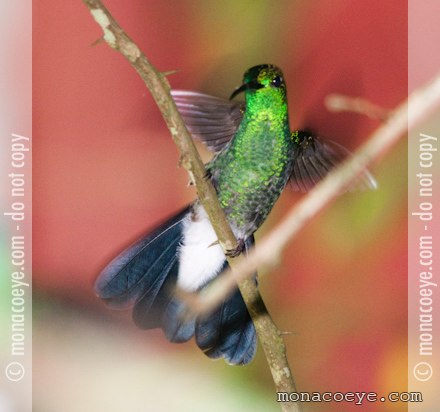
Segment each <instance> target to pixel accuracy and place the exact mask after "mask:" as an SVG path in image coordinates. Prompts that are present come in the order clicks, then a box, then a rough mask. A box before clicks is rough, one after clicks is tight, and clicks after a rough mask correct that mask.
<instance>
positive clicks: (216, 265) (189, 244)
mask: <svg viewBox="0 0 440 412" xmlns="http://www.w3.org/2000/svg"><path fill="white" fill-rule="evenodd" d="M194 208H195V210H194V211H193V212H192V213H189V214H188V216H187V217H186V218H185V220H184V222H183V240H182V244H181V246H180V247H179V274H178V278H177V284H178V286H180V287H181V288H182V289H184V290H187V291H191V292H192V291H195V290H197V289H198V288H200V287H201V286H203V285H204V284H206V283H207V282H208V281H209V280H211V279H212V278H214V277H215V276H216V275H217V274H218V273H219V272H220V270H221V268H222V266H223V264H224V262H225V255H224V253H223V250H222V248H221V246H220V245H219V244H218V243H216V242H217V235H216V234H215V232H214V229H213V228H212V226H211V222H210V221H209V219H208V216H207V214H206V212H205V209H204V208H203V206H201V205H200V204H196V205H195V207H194Z"/></svg>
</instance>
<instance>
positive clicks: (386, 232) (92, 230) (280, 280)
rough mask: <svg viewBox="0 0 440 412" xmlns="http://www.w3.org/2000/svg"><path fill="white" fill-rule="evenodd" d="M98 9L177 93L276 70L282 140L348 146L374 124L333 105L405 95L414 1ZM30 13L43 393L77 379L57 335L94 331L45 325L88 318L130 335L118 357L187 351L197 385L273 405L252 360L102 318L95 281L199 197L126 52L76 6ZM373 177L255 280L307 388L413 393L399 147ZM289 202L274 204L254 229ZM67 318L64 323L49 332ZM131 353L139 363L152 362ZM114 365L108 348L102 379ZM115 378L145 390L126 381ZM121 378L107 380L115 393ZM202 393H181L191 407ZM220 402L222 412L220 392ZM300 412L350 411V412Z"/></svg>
mask: <svg viewBox="0 0 440 412" xmlns="http://www.w3.org/2000/svg"><path fill="white" fill-rule="evenodd" d="M106 5H107V6H108V8H109V9H110V11H111V12H112V13H113V15H114V17H115V18H116V19H117V20H118V21H119V23H120V24H121V25H122V26H123V27H124V28H125V29H126V30H127V32H128V33H129V35H130V36H131V37H132V38H133V39H134V40H135V41H136V42H137V43H138V45H139V46H140V47H141V49H142V50H143V51H144V52H145V53H146V55H147V56H148V57H149V58H150V60H151V61H152V62H153V64H155V66H156V67H157V68H158V69H160V70H162V71H168V70H172V69H178V70H179V71H178V73H177V74H174V75H172V76H171V77H169V80H170V82H171V84H172V86H173V87H174V88H180V89H194V90H198V91H202V92H206V93H211V94H215V95H218V96H222V97H227V96H229V94H230V93H231V91H232V90H233V89H234V88H235V87H236V86H237V85H239V84H240V82H241V77H242V74H243V72H244V71H245V70H246V69H247V68H248V67H250V66H253V65H256V64H261V63H274V64H277V65H278V66H280V67H281V68H282V69H283V70H284V74H285V78H286V81H287V85H288V97H289V107H290V121H291V126H292V128H293V129H294V128H299V127H304V126H307V127H311V128H313V129H314V130H316V131H317V132H319V133H320V134H322V135H324V136H327V137H330V138H331V139H333V140H336V141H338V142H339V143H342V144H344V145H346V146H347V147H349V148H351V149H354V148H356V147H357V146H358V145H359V144H361V142H362V141H364V140H365V138H366V137H367V136H368V134H369V133H370V132H371V131H373V130H374V129H375V128H376V127H377V126H378V122H377V121H373V120H370V119H368V118H365V117H363V116H360V115H357V114H351V113H346V114H333V113H329V112H328V111H326V109H325V107H324V105H323V99H324V97H325V96H326V95H327V94H329V93H335V92H337V93H345V94H348V95H353V96H363V97H366V98H367V99H370V100H371V101H372V102H374V103H376V104H379V105H381V106H384V107H386V108H392V107H394V106H396V105H397V104H398V103H399V102H401V101H402V100H404V99H405V97H406V95H407V9H406V2H401V1H397V0H393V1H387V2H383V1H379V0H371V1H369V2H355V1H349V0H338V1H332V2H330V1H327V2H305V1H280V2H276V3H275V2H271V1H260V2H252V1H245V0H243V1H238V0H237V1H224V2H216V1H213V0H210V1H195V0H194V1H190V0H184V1H179V2H172V1H161V2H157V1H145V0H142V1H141V0H131V1H128V2H118V1H115V0H113V1H106ZM33 7H34V84H33V96H34V97H33V98H34V130H33V134H34V157H33V162H34V174H33V180H34V197H33V210H34V218H33V219H34V226H33V231H34V243H33V254H34V255H33V261H34V275H33V279H34V287H35V293H36V297H35V301H36V307H37V309H36V311H35V321H36V324H37V326H38V325H40V326H41V328H42V329H41V330H42V332H37V333H38V334H37V337H36V339H35V343H34V344H35V345H36V346H37V347H39V348H40V349H41V351H38V352H36V355H34V360H35V362H36V364H37V365H38V366H39V367H38V368H37V371H36V375H35V383H34V384H35V385H36V387H37V389H38V388H41V389H42V388H43V387H44V386H45V385H46V384H47V383H48V380H50V379H51V378H50V377H51V376H53V375H52V374H51V371H52V369H51V368H61V370H62V372H61V371H60V370H58V372H59V373H61V376H63V379H68V380H69V379H70V378H69V373H72V371H71V369H69V368H68V367H67V368H66V367H65V365H64V367H63V366H60V364H58V363H57V362H56V359H57V356H58V355H57V353H56V352H55V348H59V347H60V345H61V344H57V342H58V341H57V339H58V338H59V339H61V340H60V341H59V342H62V345H67V346H72V347H75V346H76V345H79V346H81V347H82V345H86V346H87V344H86V343H85V342H87V341H88V339H90V340H91V342H92V340H93V339H99V336H98V337H97V336H95V335H94V334H92V335H93V336H90V335H88V332H89V331H90V329H85V330H81V331H80V332H78V334H73V335H71V334H67V335H65V336H68V337H69V339H64V340H63V336H62V335H63V333H64V332H63V330H64V331H65V329H63V328H62V330H61V332H60V334H61V336H60V335H59V334H58V333H55V332H53V331H52V332H50V331H47V333H46V332H44V331H45V329H44V328H50V327H51V326H50V325H51V324H53V325H56V326H59V325H60V324H61V325H64V327H65V328H67V324H66V322H72V327H74V326H73V325H75V324H78V322H79V323H81V322H82V320H78V319H83V318H90V319H92V320H93V319H94V320H93V321H92V324H93V325H94V326H93V327H96V328H101V327H104V326H102V325H106V326H105V328H109V329H110V330H114V331H115V333H117V334H121V335H127V340H126V341H124V343H121V345H123V346H124V345H128V346H129V347H133V348H134V349H133V350H137V349H136V348H138V349H139V348H142V347H144V345H153V348H155V349H154V350H157V351H159V352H162V351H165V356H167V354H169V356H170V359H171V360H170V362H169V363H166V365H167V366H166V367H167V368H174V367H175V364H173V360H172V359H174V358H173V356H174V354H175V353H177V352H179V353H180V352H182V353H183V355H182V356H190V359H191V362H194V363H195V364H196V365H197V366H194V368H197V370H198V371H199V370H200V371H202V372H200V374H197V373H196V374H195V376H194V377H193V378H194V381H198V380H199V378H200V377H202V379H200V381H201V382H202V383H201V384H203V380H204V378H203V376H205V375H204V374H210V375H211V374H213V375H215V374H219V375H220V376H224V377H225V379H229V380H230V379H232V380H234V379H236V383H237V385H243V387H244V389H243V391H245V392H247V393H248V395H249V398H252V396H253V393H254V392H255V388H264V394H265V395H264V396H265V397H266V398H267V399H268V400H269V401H270V402H271V403H270V404H271V405H272V407H273V410H278V405H273V404H274V402H272V400H273V399H274V397H273V395H272V394H271V391H272V384H271V378H270V373H269V371H268V370H267V367H266V364H265V361H264V357H263V355H262V351H261V350H259V352H258V356H257V358H256V360H255V361H254V362H253V363H252V364H251V365H250V366H249V367H246V368H225V367H224V366H223V365H220V363H219V362H216V363H214V362H211V361H209V360H208V359H206V358H205V357H204V356H203V355H202V354H201V353H199V352H197V348H196V347H195V345H194V344H193V343H189V344H186V345H182V346H177V345H168V344H165V339H164V338H163V337H162V336H161V334H160V333H156V332H142V331H137V330H135V329H134V326H132V325H131V323H129V321H126V320H115V321H114V322H110V321H109V318H110V317H112V316H114V314H113V313H110V312H107V311H106V310H104V309H103V305H102V303H101V302H99V301H98V300H97V298H96V297H95V296H94V293H93V288H92V284H93V280H94V278H95V277H96V275H97V274H98V273H99V270H100V269H101V268H102V267H103V265H104V264H105V263H106V262H107V261H108V260H109V259H110V258H111V257H112V256H114V255H115V253H117V252H118V251H119V250H120V249H121V248H122V247H123V246H125V245H126V244H127V243H129V242H130V241H132V240H134V239H135V238H136V237H137V236H139V235H140V234H142V233H144V232H145V231H146V230H147V229H148V228H151V227H152V226H154V225H155V224H157V223H158V222H160V221H161V220H162V219H164V218H165V217H167V216H169V215H170V214H171V213H173V212H175V211H176V210H178V209H179V208H180V207H182V206H183V205H185V204H187V203H188V202H190V201H191V200H192V199H193V198H194V191H193V189H191V188H188V187H187V181H188V177H187V176H186V174H185V172H184V170H183V169H180V168H178V154H177V150H176V148H175V147H174V145H173V143H172V141H171V139H170V136H169V133H168V131H167V129H166V127H165V125H164V122H163V120H162V119H161V117H160V114H159V111H158V109H157V108H156V107H155V105H154V103H153V101H152V98H151V96H150V95H149V93H148V91H147V90H146V89H145V86H144V85H143V82H142V81H141V80H140V78H139V77H138V75H137V74H136V73H135V72H134V70H133V69H132V68H131V67H130V66H129V64H128V63H127V62H126V61H125V60H124V59H123V58H122V57H121V56H120V55H119V54H118V53H116V52H114V51H113V50H111V49H110V48H109V47H107V46H106V45H105V44H103V43H101V44H97V45H95V46H92V44H93V43H94V42H95V40H97V39H98V38H99V37H100V36H101V33H100V30H99V28H98V26H97V25H96V23H95V22H94V21H93V19H92V18H91V16H90V13H89V12H88V10H87V9H86V7H85V6H84V5H83V4H81V2H79V1H76V2H52V1H49V0H39V1H36V2H34V6H33ZM373 172H374V174H375V175H376V177H377V180H378V182H379V189H378V190H377V191H375V192H369V193H366V192H360V193H353V194H351V193H350V194H346V195H344V196H342V197H341V198H340V199H339V200H338V201H337V202H336V203H335V204H333V205H332V206H331V207H330V208H328V209H327V210H326V212H325V213H322V214H321V215H320V216H318V217H317V218H316V219H315V220H314V222H313V223H311V224H310V225H309V227H307V228H306V229H305V230H303V231H302V233H301V235H300V236H299V237H298V238H297V239H295V240H294V241H293V242H292V243H291V245H290V247H289V250H288V252H287V253H286V254H285V256H284V260H283V263H282V266H281V267H279V268H278V269H276V270H275V271H274V272H273V273H271V274H270V275H268V276H264V277H262V278H261V289H262V294H263V296H264V298H265V301H266V303H267V306H268V307H269V309H270V312H271V314H272V317H273V318H274V320H275V322H276V323H277V324H278V326H279V327H280V329H282V330H288V331H293V332H295V334H294V335H293V336H289V337H287V338H286V342H287V345H288V354H289V359H290V362H291V364H292V367H293V371H294V374H295V377H296V380H297V383H298V387H299V389H300V390H302V391H306V390H307V391H319V390H321V391H353V392H354V391H375V392H378V393H379V394H386V393H387V392H391V391H403V390H405V388H406V381H407V379H406V373H407V372H406V371H407V365H406V342H407V320H406V319H407V318H406V311H407V291H406V289H407V260H406V254H407V251H406V249H407V231H406V219H407V218H406V216H407V208H406V173H407V172H406V143H405V142H404V141H402V143H401V144H400V145H399V146H398V147H396V148H395V149H394V151H393V152H392V153H390V154H389V155H388V156H387V157H386V158H384V159H382V162H380V163H378V164H377V165H376V166H375V167H374V168H373ZM298 198H299V195H297V194H294V193H287V192H286V193H285V194H283V196H282V197H281V199H280V201H279V202H278V204H277V206H276V207H275V209H274V211H273V213H272V214H271V216H270V218H269V221H268V222H267V223H266V224H265V225H264V227H263V228H262V229H261V232H262V233H264V232H265V231H267V230H270V227H271V226H272V225H273V224H274V223H275V222H277V221H278V220H279V219H280V218H281V217H282V216H283V215H284V214H285V211H286V210H287V209H288V208H289V207H290V205H291V204H293V203H294V202H295V201H297V200H298ZM38 307H39V308H40V309H38ZM66 308H67V309H66ZM69 308H70V309H69ZM71 308H74V309H73V310H74V313H75V314H74V315H73V317H72V316H71V315H70V312H69V310H71ZM79 308H82V309H79ZM64 311H67V312H66V313H67V315H66V318H65V319H66V322H63V321H62V320H61V321H60V320H59V319H58V317H59V316H63V315H62V314H63V313H65V312H64ZM77 311H78V312H77ZM60 314H61V315H60ZM54 319H58V320H54ZM124 319H125V318H124ZM93 322H96V325H95V323H93ZM97 325H100V326H97ZM93 327H92V328H91V329H93ZM119 331H120V332H119ZM66 333H67V332H66ZM47 336H52V338H51V339H49V340H47V339H46V337H47ZM102 344H103V345H104V346H105V344H104V342H103V343H102ZM91 345H92V346H93V345H96V347H100V344H97V343H96V342H94V343H91ZM133 345H134V346H133ZM93 347H95V346H93ZM45 348H46V349H45ZM139 350H140V351H142V349H139ZM38 353H40V355H39V354H38ZM140 353H141V355H140V356H139V359H142V362H145V363H146V364H148V362H149V360H148V356H151V354H149V355H148V354H145V353H142V352H140ZM116 355H117V354H115V353H110V352H109V350H107V352H106V356H108V367H109V370H110V371H111V366H112V361H113V357H114V356H116ZM59 356H63V354H62V353H60V354H59ZM51 362H52V364H51ZM81 362H82V359H81V358H79V359H78V363H81ZM87 362H92V360H90V359H87ZM103 362H104V364H105V359H103ZM61 365H62V363H61ZM187 367H189V366H187ZM171 370H172V369H171ZM109 373H111V372H109ZM91 376H93V375H91ZM89 379H92V381H94V380H93V378H91V377H90V376H89ZM99 379H100V377H99V376H98V375H97V376H96V380H99ZM124 379H125V380H126V379H133V380H136V379H139V377H138V376H137V375H134V376H131V375H130V373H127V374H126V375H124ZM161 382H162V381H161V380H160V379H159V380H157V381H156V385H161V384H163V386H164V388H167V380H166V378H165V377H164V378H163V382H162V383H161ZM246 382H247V383H246ZM119 383H120V382H118V381H117V378H115V380H113V381H112V383H111V384H114V385H115V387H116V386H118V385H119ZM109 384H110V383H109ZM246 385H247V386H249V388H251V389H249V388H248V389H246V387H247V386H246ZM252 388H253V389H252ZM108 389H109V390H110V392H111V388H108ZM168 389H169V388H168ZM145 390H146V391H148V389H145ZM67 391H68V389H67ZM91 391H92V392H93V393H94V395H93V394H89V395H87V396H89V398H88V399H90V397H93V396H96V397H98V394H99V393H100V392H99V391H98V390H94V389H91ZM195 393H196V391H194V392H193V393H191V390H188V393H187V397H188V399H191V397H192V396H195V395H194V394H195ZM34 394H36V395H34V396H35V399H36V402H37V404H39V405H40V410H46V411H48V410H50V408H51V405H52V404H51V403H50V400H48V399H46V397H45V396H42V395H38V393H37V391H34ZM119 395H120V396H121V398H123V397H124V393H123V392H122V393H120V394H119ZM63 396H67V395H66V394H64V395H62V394H59V397H60V399H61V400H62V399H63ZM84 396H85V395H84ZM114 396H117V395H116V394H114ZM131 396H133V394H132V395H131ZM216 396H217V399H216V402H217V403H218V405H217V406H219V405H222V404H223V397H225V398H226V397H228V392H227V391H226V390H225V391H220V390H219V391H218V393H217V395H216ZM75 399H76V401H77V402H80V400H78V399H81V397H79V398H78V397H76V398H75ZM246 399H248V398H246ZM194 402H196V401H194ZM213 402H214V400H213ZM225 402H226V401H225ZM246 402H247V401H246ZM225 405H226V403H225ZM228 405H229V404H228ZM246 405H249V404H247V403H246ZM265 405H267V404H265ZM228 407H229V408H231V405H229V406H228ZM308 407H309V408H310V410H317V411H321V410H322V411H323V410H325V411H348V410H353V405H352V404H344V403H342V404H328V405H324V406H322V405H310V406H308ZM145 408H146V409H143V410H173V409H166V408H165V407H164V408H163V409H161V406H160V405H159V406H155V407H153V406H152V407H151V409H148V406H145ZM194 408H196V407H195V406H194ZM255 408H257V406H255V407H254V409H253V410H259V409H255ZM265 408H266V409H261V410H269V409H267V406H265ZM54 410H56V409H54ZM72 410H74V409H72ZM76 410H78V409H76ZM93 410H99V409H93ZM102 410H104V409H102ZM106 410H110V409H106ZM115 410H116V409H115ZM127 410H137V409H135V408H133V409H127ZM181 410H183V409H181ZM189 410H198V409H189ZM200 410H203V409H200ZM219 410H222V409H219ZM224 410H226V409H224ZM228 410H233V409H228ZM234 410H235V409H234ZM237 410H246V408H243V407H241V409H240V406H237ZM249 410H250V409H249ZM270 410H272V409H270ZM356 410H360V411H372V410H375V411H379V410H387V411H392V410H402V404H395V405H391V404H364V405H362V406H357V407H356Z"/></svg>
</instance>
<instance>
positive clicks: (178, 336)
mask: <svg viewBox="0 0 440 412" xmlns="http://www.w3.org/2000/svg"><path fill="white" fill-rule="evenodd" d="M189 212H190V208H186V209H185V210H183V211H181V212H180V213H178V214H177V215H176V216H174V217H172V218H171V219H170V220H168V221H167V222H165V223H164V224H162V225H161V226H159V227H158V228H157V229H156V230H154V231H153V232H152V233H150V234H148V235H147V236H145V237H144V238H142V239H140V240H139V241H138V242H136V243H135V244H133V245H132V246H130V247H129V248H127V249H126V250H125V251H124V252H122V253H121V254H120V255H119V256H118V257H116V258H115V259H114V260H113V261H112V262H110V264H109V265H108V266H107V267H106V268H105V269H104V270H103V271H102V273H101V274H100V275H99V277H98V278H97V280H96V283H95V290H96V293H97V294H98V296H99V297H100V298H101V299H103V300H104V301H105V302H106V304H107V305H109V306H110V307H112V308H117V309H126V308H129V307H133V320H134V322H135V323H136V325H137V326H138V327H140V328H142V329H152V328H162V329H163V331H164V333H165V336H166V337H167V339H168V340H169V341H171V342H185V341H187V340H189V339H191V338H192V336H194V335H195V337H196V342H197V345H198V346H199V347H200V349H202V350H203V351H204V353H205V354H206V355H207V356H209V357H210V358H221V357H223V358H225V360H226V361H228V362H229V363H231V364H234V365H235V364H246V363H248V362H250V361H251V360H252V359H253V357H254V355H255V351H256V336H255V329H254V326H253V323H252V320H251V318H250V315H249V313H248V311H247V308H246V305H245V303H244V301H243V298H242V297H241V294H240V292H239V291H238V289H237V290H236V291H235V292H234V294H233V295H232V296H231V297H230V298H229V299H227V300H226V301H225V302H223V304H222V305H221V306H220V307H219V308H218V309H216V310H215V311H214V312H213V313H212V314H210V315H209V316H208V317H205V318H198V319H193V320H186V321H184V320H183V316H182V313H183V312H184V310H185V307H184V304H183V303H182V302H181V301H179V300H177V299H176V298H175V296H174V294H173V290H174V288H175V286H176V282H177V275H178V272H179V262H178V246H179V244H180V242H181V240H182V232H183V220H184V218H185V216H186V215H187V214H188V213H189ZM252 244H253V237H252V238H250V239H248V240H247V241H246V250H248V248H249V247H251V246H252ZM225 266H226V265H225Z"/></svg>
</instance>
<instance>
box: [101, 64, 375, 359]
mask: <svg viewBox="0 0 440 412" xmlns="http://www.w3.org/2000/svg"><path fill="white" fill-rule="evenodd" d="M241 93H244V97H245V101H244V102H242V101H236V100H233V99H234V98H235V97H236V96H237V95H239V94H241ZM171 94H172V97H173V99H174V100H175V103H176V105H177V108H178V110H179V112H180V114H181V116H182V118H183V120H184V122H185V124H186V126H187V128H188V130H189V131H190V133H191V134H192V136H193V138H194V139H196V140H199V141H202V142H203V143H205V145H206V146H207V148H208V149H209V150H211V151H212V152H213V153H214V157H213V158H212V160H211V161H209V162H208V163H207V164H206V170H207V177H208V178H209V179H211V181H212V183H213V185H214V187H215V189H216V192H217V195H218V200H219V202H220V205H221V207H222V209H223V210H224V212H225V214H226V216H227V219H228V221H229V224H230V226H231V229H232V231H233V233H234V234H235V236H236V238H237V241H238V246H237V248H236V249H235V250H231V251H228V252H227V254H229V255H230V256H236V255H238V254H239V253H242V252H243V253H245V254H247V253H248V252H249V250H250V249H251V248H252V247H253V245H254V233H255V231H256V230H257V229H258V228H259V227H260V226H261V224H262V223H263V222H264V221H265V219H266V218H267V216H268V214H269V213H270V211H271V210H272V208H273V206H274V204H275V202H276V201H277V199H278V197H279V196H280V194H281V192H282V191H283V190H284V188H285V187H286V186H290V187H291V188H292V189H293V190H296V191H301V192H306V191H308V190H310V189H311V188H312V187H313V186H314V185H315V184H316V183H318V182H319V181H320V180H321V179H322V178H324V177H325V176H326V175H327V173H328V172H329V171H330V170H331V169H332V168H333V167H334V166H335V165H337V164H338V163H339V162H340V161H341V160H343V159H344V158H345V157H347V156H349V152H348V151H347V150H346V149H345V148H343V147H342V146H340V145H339V144H337V143H334V142H332V141H330V140H326V139H322V138H321V137H318V136H316V135H315V134H314V133H310V132H308V131H306V130H299V131H293V132H292V131H291V130H290V126H289V115H288V105H287V91H286V82H285V79H284V76H283V73H282V71H281V70H280V69H279V68H278V67H276V66H275V65H272V64H262V65H258V66H254V67H252V68H250V69H248V70H247V71H246V72H245V74H244V76H243V83H242V85H241V86H240V87H238V88H237V89H236V90H235V91H234V92H233V93H232V95H231V97H230V99H229V100H226V99H222V98H219V97H214V96H210V95H206V94H202V93H197V92H193V91H181V90H173V91H172V92H171ZM360 185H362V186H364V187H365V186H366V187H370V188H375V187H376V182H375V180H374V178H373V177H372V175H371V174H370V173H369V172H368V171H367V170H365V171H364V174H363V175H362V176H361V178H360ZM227 266H228V264H227V260H226V257H225V253H224V252H223V250H222V248H221V246H220V245H219V243H218V240H217V237H216V234H215V232H214V230H213V228H212V226H211V223H210V221H209V219H208V216H207V214H206V211H205V210H204V208H203V206H202V205H201V203H200V202H199V201H198V200H195V201H194V202H193V203H192V204H191V205H189V206H187V207H185V208H184V209H183V210H181V211H180V212H178V213H177V214H175V215H174V216H173V217H171V218H170V219H168V220H167V221H165V223H163V224H161V225H159V226H158V227H157V228H156V229H154V230H153V231H151V232H150V233H147V234H146V235H145V236H144V237H142V238H141V239H140V240H138V241H137V242H136V243H134V244H133V245H131V246H130V247H128V248H127V249H126V250H125V251H123V252H122V253H121V254H120V255H119V256H117V257H116V258H115V259H113V260H112V261H111V262H110V263H109V264H108V265H107V266H106V267H105V269H104V270H103V271H102V272H101V274H100V275H99V276H98V278H97V280H96V282H95V291H96V293H97V295H98V296H99V297H100V298H101V299H103V300H104V301H105V302H106V303H107V305H108V306H110V307H111V308H118V309H128V308H132V317H133V320H134V322H135V324H136V325H137V326H138V327H140V328H143V329H152V328H161V329H162V330H163V332H164V334H165V337H166V338H167V339H168V340H169V341H170V342H176V343H180V342H186V341H188V340H190V339H191V338H192V337H195V341H196V344H197V345H198V347H199V348H200V349H201V350H202V351H203V352H204V353H205V354H206V355H207V356H208V357H210V358H213V359H217V358H224V360H225V361H226V362H228V363H229V364H232V365H244V364H247V363H249V362H250V361H251V360H252V359H253V358H254V356H255V353H256V346H257V340H256V334H255V328H254V325H253V323H252V320H251V317H250V315H249V312H248V310H247V308H246V305H245V303H244V301H243V298H242V296H241V294H240V292H239V290H238V288H237V289H236V290H235V292H234V293H233V294H232V295H231V296H229V297H228V298H226V299H225V300H224V302H223V303H222V304H221V305H220V306H219V307H218V308H217V309H216V310H215V311H214V312H213V313H211V314H209V315H204V316H194V317H193V318H190V319H188V317H185V316H183V314H184V313H185V310H186V308H185V304H184V303H183V302H182V301H181V300H179V298H178V297H177V296H176V294H175V293H173V291H174V290H175V287H176V286H178V287H180V288H182V289H183V290H185V291H189V292H196V291H201V290H202V289H203V288H204V287H206V285H207V284H208V283H209V282H211V281H212V280H213V279H214V278H215V277H217V276H219V275H220V274H221V272H223V271H224V270H225V269H226V268H227ZM256 276H257V275H256V274H255V277H254V279H255V282H256Z"/></svg>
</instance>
